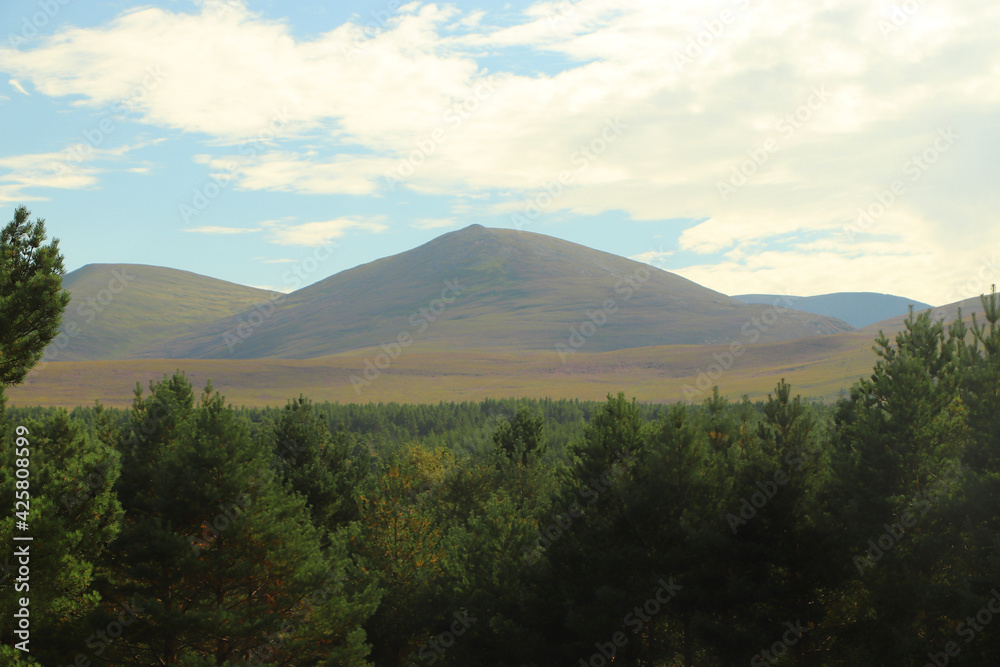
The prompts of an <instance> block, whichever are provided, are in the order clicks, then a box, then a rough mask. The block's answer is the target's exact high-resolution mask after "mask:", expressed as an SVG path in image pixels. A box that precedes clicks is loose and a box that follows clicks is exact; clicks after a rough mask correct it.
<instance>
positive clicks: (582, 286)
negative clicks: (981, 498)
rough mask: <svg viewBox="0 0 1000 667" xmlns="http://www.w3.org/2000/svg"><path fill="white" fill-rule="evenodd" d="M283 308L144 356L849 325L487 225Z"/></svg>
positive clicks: (623, 342) (217, 325)
mask: <svg viewBox="0 0 1000 667" xmlns="http://www.w3.org/2000/svg"><path fill="white" fill-rule="evenodd" d="M453 283H455V285H454V286H453V287H449V285H452V284H453ZM442 296H444V297H445V299H446V300H450V302H449V303H444V302H443V301H441V297H442ZM274 305H275V309H274V311H273V313H272V312H269V313H268V314H267V316H266V317H264V318H260V317H259V316H258V317H257V318H256V320H255V322H256V324H255V326H254V327H253V328H252V330H248V329H247V328H246V327H244V332H245V333H247V334H248V335H246V336H244V337H242V338H240V340H239V342H238V344H235V345H232V344H225V343H224V341H225V340H227V336H228V337H230V338H229V339H228V340H230V343H231V342H232V337H233V336H235V335H236V333H237V330H236V327H237V325H238V324H240V322H243V321H246V322H249V321H250V318H251V316H253V311H252V310H248V311H246V312H244V313H240V314H238V315H236V316H227V317H223V318H220V319H218V320H216V321H213V322H208V323H205V324H203V325H201V326H199V327H196V328H194V329H193V330H191V331H189V333H187V334H185V335H181V336H178V337H176V338H175V339H174V340H173V341H171V342H169V343H167V344H165V345H157V346H156V347H153V348H149V349H144V350H141V351H139V352H138V355H137V356H141V357H150V358H156V357H168V358H198V359H225V358H241V359H259V358H267V357H279V358H297V359H305V358H312V357H319V356H324V355H329V354H336V353H341V352H347V351H350V350H357V349H360V348H366V347H371V346H373V345H378V344H381V343H386V344H390V343H393V342H394V341H398V340H400V337H401V336H402V337H403V340H407V341H409V340H412V341H413V343H412V345H414V347H415V348H424V349H428V348H433V349H442V350H454V349H469V348H504V349H509V350H549V351H553V350H554V349H555V346H556V344H557V343H559V342H563V343H565V344H569V339H570V335H571V327H575V328H576V330H578V331H583V332H585V333H586V336H585V338H586V342H585V344H584V345H583V348H581V349H585V350H586V351H587V352H599V351H608V350H616V349H624V348H632V347H642V346H649V345H677V344H704V343H726V344H728V343H729V342H731V341H734V340H741V339H742V340H743V342H745V343H746V342H752V340H751V339H754V340H756V339H759V340H761V341H780V340H791V339H795V338H801V337H804V336H814V335H822V334H832V333H837V332H842V331H849V330H850V329H851V327H850V325H848V324H846V323H844V322H841V321H839V320H836V319H833V318H830V317H824V316H821V315H814V314H808V313H802V312H797V311H784V312H780V313H777V314H776V315H775V313H774V311H773V309H770V308H768V307H765V306H759V305H747V304H743V303H741V302H739V301H737V300H735V299H732V298H730V297H728V296H726V295H724V294H720V293H719V292H715V291H712V290H710V289H707V288H705V287H702V286H700V285H698V284H696V283H693V282H691V281H690V280H687V279H685V278H682V277H680V276H677V275H674V274H672V273H667V272H666V271H662V270H660V269H656V268H654V267H651V266H648V265H646V264H642V263H639V262H635V261H632V260H630V259H625V258H624V257H619V256H617V255H612V254H609V253H605V252H601V251H598V250H594V249H591V248H587V247H585V246H582V245H578V244H575V243H570V242H568V241H563V240H560V239H556V238H553V237H550V236H544V235H542V234H535V233H531V232H524V231H516V230H510V229H487V228H485V227H482V226H480V225H472V226H470V227H466V228H465V229H462V230H459V231H455V232H450V233H448V234H444V235H442V236H440V237H438V238H436V239H434V240H432V241H430V242H428V243H425V244H424V245H422V246H419V247H417V248H414V249H412V250H408V251H406V252H403V253H400V254H398V255H393V256H391V257H385V258H383V259H379V260H376V261H374V262H370V263H368V264H364V265H361V266H358V267H355V268H353V269H349V270H347V271H342V272H340V273H338V274H336V275H333V276H330V277H329V278H326V279H325V280H321V281H319V282H317V283H315V284H313V285H310V286H308V287H305V288H303V289H300V290H298V291H296V292H293V293H292V294H289V295H288V296H287V297H284V298H282V299H280V300H279V301H277V302H275V304H274ZM605 306H606V307H607V311H608V312H604V307H605ZM768 311H770V312H768ZM588 313H590V315H588ZM765 314H766V315H765ZM772 315H775V317H773V318H772V317H771V316H772ZM761 317H763V318H764V319H763V322H764V323H763V324H760V322H761V320H760V319H759V318H761ZM754 318H758V320H757V322H758V324H753V322H754ZM591 319H593V320H594V321H595V322H597V323H598V324H599V326H597V325H592V324H591V323H590V321H591ZM576 340H577V342H582V341H583V340H584V338H577V339H576Z"/></svg>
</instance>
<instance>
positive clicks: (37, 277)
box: [0, 206, 69, 391]
mask: <svg viewBox="0 0 1000 667" xmlns="http://www.w3.org/2000/svg"><path fill="white" fill-rule="evenodd" d="M30 217H31V212H30V211H29V210H28V209H27V208H25V207H23V206H20V207H18V208H17V209H15V210H14V219H13V220H11V221H10V223H8V224H7V226H6V227H4V228H3V230H2V231H0V391H2V389H3V388H4V387H6V386H10V385H14V384H18V383H20V382H21V381H22V380H24V376H25V375H27V374H28V371H29V370H30V369H31V367H32V366H34V365H35V364H37V363H38V362H39V361H40V360H41V358H42V353H43V352H44V350H45V347H46V346H47V345H48V344H49V343H50V342H51V341H52V339H53V338H55V336H56V334H57V332H58V330H59V322H60V320H61V318H62V312H63V310H64V309H65V308H66V304H68V303H69V294H68V293H67V292H64V291H62V275H63V273H64V272H65V270H64V269H63V257H62V255H61V254H59V241H58V239H53V240H52V242H51V243H49V244H48V245H45V244H44V243H45V221H44V220H41V219H36V220H35V222H30V220H29V218H30Z"/></svg>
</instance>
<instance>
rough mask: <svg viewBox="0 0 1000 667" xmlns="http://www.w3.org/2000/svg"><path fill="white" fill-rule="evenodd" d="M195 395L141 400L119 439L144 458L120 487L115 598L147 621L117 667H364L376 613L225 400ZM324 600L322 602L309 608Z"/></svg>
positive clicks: (135, 457)
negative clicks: (202, 664)
mask: <svg viewBox="0 0 1000 667" xmlns="http://www.w3.org/2000/svg"><path fill="white" fill-rule="evenodd" d="M191 394H192V392H191V389H190V385H189V384H187V381H186V379H185V378H184V377H183V376H181V375H175V376H174V377H172V378H170V379H169V380H166V379H165V380H164V381H163V382H162V383H159V384H157V385H153V386H152V387H151V396H150V397H149V399H143V398H142V396H141V395H137V397H136V401H135V403H134V407H133V414H132V417H131V424H130V427H129V432H128V434H127V437H125V438H123V440H124V441H125V442H130V441H133V440H134V442H133V445H132V447H133V448H134V450H135V452H136V453H135V454H132V455H130V456H129V457H128V458H127V461H128V465H126V470H124V471H123V475H122V480H123V493H122V502H123V505H124V507H125V510H126V523H125V527H124V528H123V530H122V535H121V537H120V538H119V540H117V541H116V542H115V544H114V545H113V549H114V553H113V555H112V558H111V559H109V564H108V567H109V570H110V576H111V579H110V581H109V584H108V588H109V591H110V592H111V593H113V595H114V596H115V602H117V603H118V604H124V603H125V602H128V603H130V604H131V605H132V606H135V607H137V608H141V609H142V613H141V615H140V618H139V619H138V621H137V622H136V624H135V625H134V627H132V628H130V629H129V631H128V632H127V633H125V634H123V635H122V637H121V639H119V640H118V641H117V642H115V643H114V644H112V645H111V646H110V647H109V650H108V655H109V659H111V660H113V661H114V663H115V664H135V665H139V664H142V665H145V664H160V663H167V664H172V663H176V662H178V661H181V660H187V661H191V660H195V663H197V660H196V658H197V659H207V658H211V659H214V660H215V663H216V664H219V665H221V664H225V663H226V662H227V661H239V660H247V659H251V660H257V661H263V659H264V658H265V657H266V659H268V660H270V661H272V662H275V663H276V664H289V663H290V662H291V661H293V660H294V661H295V664H303V665H305V664H317V663H318V662H319V661H321V660H324V659H326V657H327V656H328V655H330V654H331V653H338V652H340V653H343V654H344V655H348V656H350V661H349V662H346V663H344V664H355V665H362V664H366V663H365V662H364V659H363V656H364V654H365V653H366V652H367V647H366V646H365V645H364V633H363V632H361V631H360V622H361V621H362V620H363V619H364V618H365V617H367V615H368V613H370V611H371V607H372V605H371V601H370V600H368V599H365V598H364V596H361V597H359V598H354V597H353V596H349V595H346V594H345V589H344V582H345V581H346V580H347V578H348V577H347V575H346V573H345V572H344V570H343V568H344V566H345V560H344V557H343V554H340V555H339V557H338V558H336V559H334V560H333V561H331V559H330V557H328V556H327V555H326V554H324V553H323V552H322V550H321V548H320V534H319V531H318V529H316V528H315V527H314V526H313V525H312V522H311V521H310V517H309V513H308V510H307V508H306V507H305V503H304V500H303V499H302V498H301V496H298V495H296V494H291V493H290V492H289V491H288V490H286V489H285V488H284V487H283V485H282V484H281V482H280V480H279V479H278V478H277V477H276V476H275V474H274V471H273V469H272V467H271V451H270V448H269V447H266V446H262V445H261V444H259V443H255V442H254V441H253V440H252V439H251V438H250V437H249V429H248V427H247V424H246V423H245V421H243V420H241V419H239V418H238V417H237V416H236V414H235V412H234V411H233V410H232V409H231V408H228V407H226V406H225V404H224V402H223V398H222V396H221V395H219V394H218V393H213V392H212V391H211V387H208V388H207V389H206V391H205V393H204V394H203V396H202V397H201V400H200V402H199V404H198V405H197V406H193V405H192V400H191ZM150 417H152V418H153V421H152V423H151V424H150V423H149V422H147V421H146V420H147V418H150ZM144 423H145V424H147V428H143V427H142V425H143V424H144ZM129 466H134V467H133V468H132V469H129ZM143 483H145V484H147V485H148V486H143ZM126 485H127V486H126ZM340 548H341V549H342V548H343V545H342V544H341V545H340ZM318 591H327V592H328V595H327V596H326V599H325V600H324V601H322V602H321V603H319V604H310V603H308V601H309V600H310V598H315V597H316V593H317V592H318ZM320 619H325V622H324V623H322V624H321V623H319V621H320ZM195 663H192V664H195Z"/></svg>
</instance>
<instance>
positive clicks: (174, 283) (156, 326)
mask: <svg viewBox="0 0 1000 667" xmlns="http://www.w3.org/2000/svg"><path fill="white" fill-rule="evenodd" d="M63 289H65V290H67V291H68V292H69V293H70V298H71V301H70V303H69V305H68V306H67V307H66V311H65V313H63V318H62V327H61V328H62V331H63V333H62V334H61V335H60V336H59V337H58V338H57V339H56V340H55V341H53V343H52V344H51V345H50V346H49V347H48V348H46V351H45V357H44V360H45V361H74V360H91V359H134V358H137V357H140V356H144V355H145V356H150V355H152V356H157V351H158V350H162V349H163V347H162V346H163V345H164V344H166V343H167V342H169V341H172V340H173V339H174V338H176V337H177V336H179V335H183V334H185V333H187V332H189V331H191V329H193V328H195V327H198V326H201V325H204V324H206V323H209V322H215V321H218V320H219V319H220V318H224V317H228V316H231V315H232V314H234V313H237V312H241V311H243V310H245V309H247V308H248V307H251V306H253V304H256V303H259V302H262V301H267V300H268V299H269V298H270V297H272V296H274V295H275V294H276V293H274V292H270V291H268V290H262V289H256V288H254V287H245V286H243V285H237V284H234V283H230V282H226V281H224V280H217V279H215V278H209V277H207V276H202V275H198V274H196V273H191V272H189V271H179V270H177V269H168V268H164V267H159V266H145V265H141V264H88V265H86V266H84V267H81V268H79V269H77V270H75V271H71V272H70V273H68V274H66V275H65V276H64V277H63ZM140 352H142V354H140ZM159 356H163V355H162V354H160V355H159Z"/></svg>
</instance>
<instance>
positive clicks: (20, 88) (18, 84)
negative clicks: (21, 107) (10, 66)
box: [7, 79, 31, 97]
mask: <svg viewBox="0 0 1000 667" xmlns="http://www.w3.org/2000/svg"><path fill="white" fill-rule="evenodd" d="M7 83H9V84H10V85H11V86H13V87H14V90H16V91H17V92H19V93H21V94H22V95H28V96H29V97H30V96H31V93H29V92H28V91H27V90H25V89H24V86H22V85H21V82H20V81H18V80H17V79H11V80H10V81H8V82H7Z"/></svg>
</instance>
